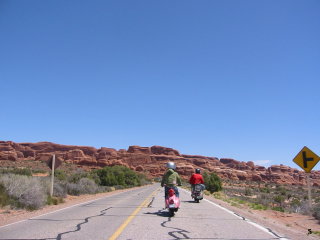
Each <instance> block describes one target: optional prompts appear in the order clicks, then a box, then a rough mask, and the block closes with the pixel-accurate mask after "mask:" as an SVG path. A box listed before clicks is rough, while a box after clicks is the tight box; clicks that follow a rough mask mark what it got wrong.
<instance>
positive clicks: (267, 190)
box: [260, 187, 270, 193]
mask: <svg viewBox="0 0 320 240" xmlns="http://www.w3.org/2000/svg"><path fill="white" fill-rule="evenodd" d="M260 192H263V193H270V188H268V187H264V188H260Z"/></svg>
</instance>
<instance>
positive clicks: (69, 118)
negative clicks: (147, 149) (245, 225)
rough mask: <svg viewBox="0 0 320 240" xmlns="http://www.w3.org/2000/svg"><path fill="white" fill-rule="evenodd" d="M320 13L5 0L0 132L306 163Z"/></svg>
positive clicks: (296, 5)
mask: <svg viewBox="0 0 320 240" xmlns="http://www.w3.org/2000/svg"><path fill="white" fill-rule="evenodd" d="M319 13H320V1H318V0H308V1H306V0H301V1H294V0H288V1H287V0H275V1H270V0H268V1H262V0H261V1H256V0H252V1H238V0H235V1H230V0H229V1H213V0H210V1H188V0H183V1H171V0H170V1H150V0H144V1H139V0H134V1H132V0H126V1H125V0H123V1H121V0H114V1H92V0H90V1H89V0H88V1H79V0H74V1H71V0H69V1H65V0H63V1H62V0H60V1H57V0H55V1H43V0H39V1H32V0H28V1H14V0H10V1H9V0H8V1H5V0H0V81H1V85H0V102H1V109H0V117H1V118H0V119H1V120H0V123H1V124H0V138H1V140H6V141H8V140H11V141H14V142H18V143H19V142H39V141H50V142H55V143H59V144H67V145H84V146H93V147H96V148H100V147H111V148H115V149H127V148H128V146H130V145H140V146H153V145H161V146H166V147H171V148H174V149H177V150H179V151H180V153H183V154H197V155H204V156H213V157H218V158H234V159H236V160H238V161H254V162H256V163H258V164H259V165H264V166H270V165H274V164H284V165H288V166H292V167H297V168H299V167H298V166H297V165H296V164H295V163H293V162H292V159H293V158H294V157H295V156H296V154H297V153H298V152H299V151H300V150H301V149H302V147H303V146H307V147H309V148H310V149H311V150H313V151H314V152H315V153H316V154H318V155H320V144H319V136H320V125H319V124H320V91H319V90H320V14H319ZM319 166H320V163H319V164H318V165H317V166H316V167H315V169H316V170H319V169H320V167H319Z"/></svg>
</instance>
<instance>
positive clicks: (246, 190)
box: [244, 188, 252, 196]
mask: <svg viewBox="0 0 320 240" xmlns="http://www.w3.org/2000/svg"><path fill="white" fill-rule="evenodd" d="M244 195H246V196H251V195H252V190H251V188H245V190H244Z"/></svg>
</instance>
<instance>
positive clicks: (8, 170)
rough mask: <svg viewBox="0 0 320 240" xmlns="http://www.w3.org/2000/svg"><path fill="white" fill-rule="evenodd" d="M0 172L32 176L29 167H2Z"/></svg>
mask: <svg viewBox="0 0 320 240" xmlns="http://www.w3.org/2000/svg"><path fill="white" fill-rule="evenodd" d="M0 173H2V174H10V173H11V174H17V175H25V176H32V171H31V169H29V168H2V169H0Z"/></svg>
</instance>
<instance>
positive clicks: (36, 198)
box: [0, 174, 46, 210]
mask: <svg viewBox="0 0 320 240" xmlns="http://www.w3.org/2000/svg"><path fill="white" fill-rule="evenodd" d="M0 183H1V184H2V185H3V186H4V188H5V189H6V193H7V194H8V196H10V197H11V198H14V199H15V200H17V202H18V205H17V207H25V208H28V209H31V210H32V209H38V208H40V207H42V206H43V205H44V204H45V201H46V193H45V189H44V188H43V185H42V184H41V181H40V180H39V179H38V178H36V177H29V176H23V175H15V174H5V175H2V176H1V177H0Z"/></svg>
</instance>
